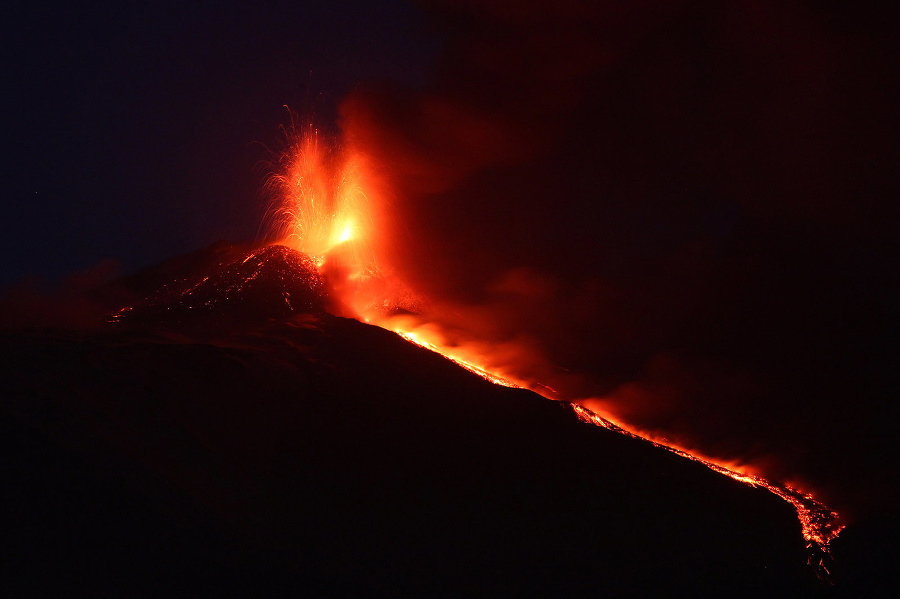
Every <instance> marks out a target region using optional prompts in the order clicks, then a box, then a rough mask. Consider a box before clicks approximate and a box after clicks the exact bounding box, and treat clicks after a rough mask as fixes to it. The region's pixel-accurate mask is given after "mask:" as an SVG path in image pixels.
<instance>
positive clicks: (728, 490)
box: [0, 248, 823, 597]
mask: <svg viewBox="0 0 900 599" xmlns="http://www.w3.org/2000/svg"><path fill="white" fill-rule="evenodd" d="M215 251H224V250H223V248H219V249H218V250H215ZM226 253H227V252H226ZM198 258H199V256H195V266H196V265H197V264H202V263H203V259H199V261H196V259H198ZM244 258H246V260H245V259H244ZM207 263H208V264H211V265H213V266H212V267H211V270H212V272H208V273H207V274H204V275H202V276H201V277H200V278H199V279H197V278H194V277H193V275H191V276H184V277H182V278H181V279H180V282H179V283H177V284H161V285H158V286H156V289H157V290H159V289H162V290H163V291H162V292H161V293H157V295H155V296H152V297H145V298H143V299H142V300H140V301H139V302H138V303H137V304H135V307H134V308H133V310H131V311H129V312H128V313H129V315H128V316H127V317H125V318H123V319H120V322H118V323H113V324H110V325H109V327H108V329H101V330H96V331H92V332H84V331H82V332H66V331H59V330H57V331H35V330H31V331H7V332H5V333H3V334H2V335H0V355H2V370H0V377H2V378H0V384H2V388H3V389H4V393H3V399H2V402H0V425H2V427H3V431H2V436H0V438H2V439H3V444H4V447H3V453H2V455H3V458H2V460H3V461H2V467H3V469H2V471H3V477H4V481H3V484H2V494H3V497H4V503H5V504H6V506H7V507H6V509H5V512H4V513H5V515H6V518H5V520H6V522H5V523H4V538H5V543H4V550H3V551H4V559H3V560H2V561H3V563H4V568H5V569H6V572H5V573H4V575H3V581H4V582H3V584H4V585H6V588H7V589H9V591H10V593H11V594H10V596H29V595H30V596H38V595H44V594H47V593H51V592H52V593H59V594H65V595H66V596H91V597H96V596H134V595H154V596H160V595H165V594H178V595H188V594H189V595H192V596H194V595H199V596H222V595H226V596H227V595H235V596H249V595H251V594H252V595H257V596H292V597H293V596H311V597H327V596H344V597H346V596H351V597H372V596H384V597H462V596H465V597H470V596H483V597H496V596H535V597H550V596H557V597H571V596H592V597H595V596H613V597H622V596H635V597H645V596H728V597H734V596H759V595H761V594H763V593H766V594H768V595H769V596H772V595H775V596H791V597H803V596H817V595H818V594H820V593H821V592H823V588H822V585H821V584H820V583H819V581H818V580H816V578H815V576H814V573H813V570H812V569H811V568H809V567H808V566H807V565H806V564H805V548H804V543H803V540H802V538H801V535H800V526H799V523H798V521H797V519H796V517H795V514H794V513H793V510H792V509H791V507H790V506H789V505H788V504H786V503H785V502H783V501H781V500H779V499H778V498H776V497H775V496H773V495H771V494H770V493H768V492H766V491H764V490H761V489H754V488H750V487H748V486H746V485H743V484H741V483H738V482H736V481H734V480H731V479H729V478H726V477H724V476H721V475H718V474H715V473H713V472H711V471H709V470H707V469H706V468H704V467H703V466H701V465H699V464H697V463H694V462H690V461H687V460H684V459H680V458H678V457H676V456H674V455H671V454H669V453H667V452H664V451H660V450H657V449H655V448H653V447H651V446H649V445H648V444H646V443H643V442H639V441H636V440H634V439H630V438H627V437H624V436H621V435H618V434H616V433H613V432H611V431H607V430H604V429H601V428H597V427H594V426H591V425H587V424H584V423H582V422H580V421H578V419H577V418H576V416H575V414H574V412H573V411H572V410H571V408H570V407H569V406H568V404H564V403H560V402H553V401H549V400H546V399H544V398H542V397H540V396H538V395H535V394H533V393H531V392H529V391H525V390H518V389H509V388H504V387H498V386H496V385H492V384H490V383H488V382H486V381H484V380H482V379H481V378H479V377H477V376H476V375H474V374H472V373H470V372H468V371H466V370H463V369H461V368H459V367H458V366H456V365H455V364H453V363H452V362H450V361H448V360H446V359H444V358H442V357H441V356H439V355H437V354H434V353H431V352H429V351H427V350H424V349H422V348H420V347H417V346H415V345H413V344H410V343H408V342H406V341H404V340H403V339H401V338H400V337H398V336H396V335H394V334H393V333H390V332H388V331H384V330H382V329H379V328H376V327H372V326H368V325H364V324H361V323H359V322H356V321H353V320H347V319H342V318H337V317H334V316H331V315H329V314H327V313H324V312H322V311H321V310H320V309H319V308H318V306H320V305H321V304H319V303H317V298H320V297H322V296H321V288H319V287H316V285H320V284H321V281H320V280H319V279H318V278H317V277H316V276H314V273H315V271H314V270H312V271H310V270H309V264H308V258H306V257H305V256H302V255H299V254H298V255H295V254H292V253H290V251H285V250H282V249H278V248H268V249H266V250H264V251H262V252H259V251H251V252H249V253H248V254H246V255H245V256H244V257H243V258H240V259H239V260H231V259H230V258H228V259H223V260H208V261H207ZM290 269H296V272H298V273H300V276H299V277H298V279H299V280H300V282H298V279H294V278H291V277H290V276H289V275H290V273H291V270H290ZM193 270H194V266H189V267H188V268H187V271H191V272H193ZM200 270H201V271H202V270H203V269H202V268H201V269H200ZM254 273H258V274H257V275H256V278H255V279H254V281H251V282H249V283H248V281H249V279H250V278H251V277H253V274H254ZM152 274H153V273H152V272H150V271H147V272H145V273H144V274H143V275H142V280H144V281H147V280H149V279H150V278H152ZM203 277H208V278H206V279H204V278H203ZM242 277H243V278H244V283H240V281H241V279H242ZM304 277H305V278H304ZM201 279H202V282H201V283H196V281H197V280H201ZM279 280H280V281H283V282H284V287H281V288H279V287H278V286H276V285H275V284H274V282H275V281H279ZM257 283H258V284H260V285H261V287H259V288H254V287H253V285H254V284H257ZM120 284H122V282H120ZM130 285H131V286H132V289H134V288H136V284H135V282H134V281H132V282H131V283H130ZM248 285H250V286H248ZM303 285H306V287H303ZM235 286H236V287H235ZM148 287H154V285H148ZM223 295H224V296H226V297H227V300H226V299H223V297H222V296H223ZM288 295H290V298H291V300H290V303H288V299H287V296H288ZM278 298H281V299H280V302H281V303H279V300H278ZM297 298H302V300H300V301H298V299H297ZM201 300H202V301H201ZM197 301H199V302H200V303H197ZM301 306H302V307H303V308H302V309H300V307H301ZM198 310H199V312H195V311H198ZM254 310H257V312H256V313H257V314H263V315H265V317H260V318H256V319H255V320H252V321H246V322H244V323H243V326H242V327H240V328H235V327H232V326H231V325H230V323H232V322H233V321H234V320H235V319H236V318H237V316H238V315H243V314H248V313H252V312H254ZM141 311H143V313H141ZM198 313H199V314H201V317H200V318H194V315H195V314H198ZM135 314H140V316H139V317H136V316H135ZM186 323H187V324H186Z"/></svg>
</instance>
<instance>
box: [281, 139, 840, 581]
mask: <svg viewBox="0 0 900 599" xmlns="http://www.w3.org/2000/svg"><path fill="white" fill-rule="evenodd" d="M292 135H294V136H293V137H292V139H291V145H290V147H289V150H288V152H287V153H286V154H285V156H284V158H283V159H282V164H283V167H284V170H283V172H282V173H279V174H275V175H273V176H272V178H271V179H270V181H269V190H270V191H271V192H272V193H273V195H274V201H275V204H274V207H273V209H272V217H271V219H270V220H271V221H272V223H273V226H274V229H275V235H276V236H277V238H278V243H283V244H285V245H288V246H290V247H293V248H295V249H297V250H300V251H302V252H305V253H307V254H309V255H310V256H312V257H313V259H314V261H315V262H316V264H317V266H318V268H319V271H320V273H321V274H322V275H323V277H324V278H325V279H326V280H327V284H328V287H329V290H330V294H331V295H332V296H334V297H335V299H336V300H337V302H338V303H337V307H338V310H339V311H340V312H342V315H345V316H352V317H354V318H357V319H359V320H362V321H364V322H367V323H370V324H373V325H377V326H380V327H382V328H385V329H388V330H390V331H393V332H395V333H397V334H398V335H400V336H401V337H403V338H404V339H406V340H408V341H410V342H412V343H415V344H417V345H419V346H421V347H424V348H426V349H429V350H431V351H434V352H436V353H439V354H441V355H443V356H445V357H447V358H448V359H450V360H452V361H453V362H455V363H456V364H458V365H460V366H462V367H463V368H466V369H467V370H469V371H471V372H473V373H475V374H476V375H478V376H480V377H482V378H484V379H485V380H487V381H490V382H492V383H495V384H498V385H503V386H507V387H519V388H528V389H531V390H532V391H535V392H537V393H539V394H540V395H543V396H544V397H547V398H549V399H553V400H566V401H571V402H574V403H571V404H570V405H571V407H572V409H573V410H574V412H575V415H576V416H577V417H578V418H579V419H580V420H581V421H583V422H586V423H590V424H592V425H596V426H601V427H603V428H606V429H609V430H612V431H615V432H618V433H620V434H624V435H627V436H629V437H633V438H635V439H640V440H643V441H645V442H648V443H651V444H652V445H654V446H656V447H659V448H661V449H664V450H667V451H670V452H672V453H675V454H677V455H679V456H681V457H684V458H686V459H689V460H692V461H695V462H698V463H701V464H703V465H704V466H706V467H708V468H710V469H712V470H714V471H715V472H718V473H720V474H723V475H725V476H729V477H731V478H733V479H735V480H737V481H740V482H742V483H745V484H748V485H751V486H753V487H762V488H765V489H767V490H768V491H770V492H772V493H774V494H775V495H778V496H779V497H780V498H782V499H783V500H785V501H787V502H788V503H790V504H791V505H793V506H794V508H795V509H796V510H797V514H798V517H799V520H800V523H801V525H802V531H803V537H804V539H805V540H806V541H807V544H808V546H809V548H810V550H811V555H812V556H813V557H814V558H815V559H818V560H819V563H818V564H817V566H818V567H819V568H820V569H822V570H825V572H826V573H827V569H826V568H825V565H824V563H823V561H822V560H823V559H824V558H825V557H827V555H828V545H829V543H830V541H832V540H833V539H834V538H835V537H836V536H837V535H838V534H839V533H840V531H841V529H842V528H843V525H842V524H841V523H840V519H839V516H838V514H837V513H836V512H834V511H832V510H830V509H829V508H828V507H826V506H825V505H824V504H822V503H820V502H819V501H817V500H816V499H815V498H814V497H813V496H812V495H810V494H808V493H805V492H803V491H801V490H798V489H796V488H793V487H791V486H788V485H786V484H781V483H775V482H771V481H768V480H766V479H765V478H763V477H762V476H760V475H759V473H758V472H755V471H754V470H753V469H752V467H750V466H748V465H746V464H736V463H727V462H723V461H721V460H717V459H715V458H711V457H708V456H703V455H700V454H699V453H698V452H696V451H694V450H691V449H688V448H685V447H681V446H679V445H677V444H674V443H672V442H670V441H669V440H667V439H663V438H661V437H659V436H658V435H654V434H653V433H647V432H644V431H639V430H638V429H636V428H634V427H631V426H628V425H624V424H616V423H614V422H613V420H612V419H611V418H610V417H608V416H601V415H599V414H598V413H597V412H598V411H602V404H601V403H600V402H598V401H597V400H592V399H584V400H581V399H578V398H566V397H561V394H560V393H559V392H557V391H556V390H555V389H553V388H551V387H549V386H547V385H546V384H543V383H545V382H547V381H551V380H557V379H558V377H553V376H549V374H548V370H547V365H546V363H545V361H544V360H543V359H542V358H540V357H539V356H538V354H537V352H535V350H534V348H531V347H528V344H527V342H526V341H525V340H521V339H511V340H509V341H508V342H506V343H501V342H497V341H488V340H486V339H490V338H491V337H490V336H485V337H484V339H485V340H481V339H479V337H478V334H477V332H478V330H479V327H485V326H490V323H485V322H482V321H483V320H484V318H483V315H479V314H478V313H477V311H475V310H469V311H468V312H466V311H465V310H463V309H461V308H458V307H457V308H453V309H452V310H451V311H455V312H457V313H458V315H457V317H456V318H453V319H451V320H452V322H453V323H454V326H456V327H458V328H459V329H460V330H459V331H454V330H453V329H452V328H449V327H448V326H447V325H446V323H447V322H448V321H447V319H445V318H440V319H438V318H434V319H431V320H429V318H428V314H434V315H438V314H439V313H440V312H439V310H440V309H441V308H442V307H440V306H439V305H438V304H436V303H434V302H428V301H426V300H425V299H424V298H422V297H421V296H419V295H418V294H416V293H415V292H413V291H411V290H410V289H409V288H407V287H406V286H405V285H404V284H403V283H402V282H400V281H399V280H398V279H397V278H396V277H394V276H393V275H392V271H391V269H390V266H389V265H388V263H387V261H386V260H385V259H384V253H385V252H384V249H385V248H386V247H387V246H388V245H389V244H390V243H391V242H393V239H392V238H391V235H390V233H389V231H388V230H387V228H386V227H384V226H383V224H384V223H386V222H387V221H388V219H385V218H384V215H383V214H380V213H379V211H380V210H383V209H384V202H382V201H380V200H381V193H380V192H379V191H378V187H379V186H378V184H377V183H376V182H375V178H374V177H373V175H372V172H373V171H372V168H371V166H370V164H369V161H368V160H367V159H366V157H365V156H364V155H363V154H362V153H360V152H358V151H356V150H355V149H354V148H352V147H350V148H343V149H341V150H340V151H339V150H338V149H335V148H331V147H329V146H328V145H327V144H325V143H323V141H321V140H320V139H319V136H318V134H317V133H316V131H315V130H314V129H312V127H310V128H309V130H308V131H307V132H306V133H305V134H295V133H293V132H292ZM379 223H381V225H382V226H379ZM488 313H490V312H488ZM441 316H443V315H442V314H441ZM439 321H440V323H439ZM524 373H527V374H524ZM545 373H547V374H548V376H546V377H544V376H543V374H545ZM541 378H543V381H542V380H540V379H541ZM579 404H581V405H579Z"/></svg>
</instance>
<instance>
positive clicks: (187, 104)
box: [0, 0, 437, 285]
mask: <svg viewBox="0 0 900 599" xmlns="http://www.w3.org/2000/svg"><path fill="white" fill-rule="evenodd" d="M3 21H4V24H3V26H2V27H3V29H4V31H3V34H2V39H3V41H2V44H3V57H4V58H3V61H4V62H3V67H2V68H3V81H4V86H3V87H4V90H5V91H4V96H5V97H4V111H3V129H4V139H5V142H6V143H5V146H6V152H5V156H6V157H5V159H4V170H5V172H6V176H5V177H4V179H5V182H6V185H5V190H4V201H3V222H4V233H3V235H2V236H0V239H2V241H0V244H2V245H0V252H2V255H3V256H5V257H6V259H5V260H4V262H3V267H2V270H0V285H8V284H10V283H14V282H15V281H16V280H19V279H20V278H22V277H23V276H31V275H38V276H39V277H41V278H45V279H50V280H55V279H58V278H59V277H60V276H62V275H65V274H67V273H70V272H73V271H78V270H81V269H85V268H88V267H90V266H92V265H94V264H96V263H97V262H99V261H100V260H104V259H113V260H115V261H117V262H119V263H120V264H121V265H122V270H123V271H125V272H128V271H130V270H133V269H135V268H138V267H142V266H146V265H149V264H152V263H154V262H157V261H159V260H162V259H164V258H166V257H169V256H171V255H173V254H176V253H181V252H185V251H191V250H193V249H197V248H199V247H202V246H204V245H206V244H209V243H211V242H213V241H216V240H217V239H220V238H226V239H230V240H241V239H247V238H252V237H253V236H254V235H255V234H256V231H257V227H258V225H259V220H260V214H261V211H262V206H261V202H260V201H259V200H258V198H257V194H258V192H259V189H260V187H261V182H262V180H263V177H264V173H263V171H262V170H261V169H260V168H259V166H258V163H259V162H260V161H261V160H265V159H266V158H267V157H268V153H267V150H266V147H270V148H272V149H277V148H278V145H279V143H280V141H281V139H282V138H281V134H280V132H279V125H280V124H283V123H285V122H286V121H287V120H288V115H287V112H286V110H285V109H284V108H283V105H285V104H286V105H289V106H290V107H291V108H292V109H294V110H299V111H305V112H308V111H310V110H312V111H315V112H316V113H317V114H318V118H319V120H320V122H321V123H322V124H323V125H324V126H326V127H332V126H333V122H334V112H335V107H336V105H337V103H338V101H339V100H340V98H341V97H343V96H344V95H345V94H346V93H347V92H348V91H350V90H352V89H353V88H354V86H356V85H357V84H358V83H360V82H365V81H371V80H379V79H391V80H397V81H401V82H403V83H405V84H408V85H411V86H417V85H419V84H421V83H422V81H423V79H424V77H425V72H426V70H427V66H428V65H429V64H430V62H431V60H432V57H433V55H434V53H435V48H436V46H437V43H436V42H435V41H434V39H433V37H432V36H431V35H430V33H429V30H428V27H427V25H426V24H425V21H424V18H423V17H422V16H421V15H420V14H419V13H418V12H417V11H416V9H415V8H414V7H413V6H411V5H410V3H408V2H404V1H403V0H386V1H384V2H377V3H373V2H360V1H346V0H344V1H340V0H339V1H334V0H327V1H325V0H323V1H319V2H285V1H278V2H266V3H258V2H249V1H247V2H242V1H240V0H231V1H226V2H187V3H180V2H179V3H174V2H173V3H142V2H116V3H104V2H99V3H96V2H49V3H46V2H44V3H42V2H21V3H18V6H15V7H13V8H11V9H10V8H7V9H6V10H5V13H4V18H3Z"/></svg>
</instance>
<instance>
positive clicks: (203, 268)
mask: <svg viewBox="0 0 900 599" xmlns="http://www.w3.org/2000/svg"><path fill="white" fill-rule="evenodd" d="M160 273H162V276H160ZM124 284H125V285H126V286H130V287H131V288H132V290H133V291H132V296H137V297H139V298H140V299H138V300H137V301H134V300H132V301H129V302H128V303H127V305H125V306H122V307H119V308H117V309H116V310H114V311H113V313H112V316H111V319H112V320H114V321H119V320H124V321H129V322H132V323H135V322H143V323H149V324H167V325H175V326H182V325H185V324H187V323H194V324H196V323H198V322H200V323H210V322H216V323H218V324H220V325H222V324H230V325H234V324H246V323H255V322H257V321H260V320H267V319H284V318H287V317H289V316H291V315H292V314H295V313H298V312H299V313H308V312H317V311H321V310H322V309H323V306H324V298H325V285H324V281H323V279H322V277H321V276H320V275H319V273H318V270H317V269H316V266H315V264H314V263H313V261H312V259H310V257H309V256H307V255H306V254H304V253H302V252H298V251H296V250H292V249H290V248H288V247H286V246H283V245H271V246H266V247H262V248H254V249H247V248H242V247H240V246H232V245H230V244H227V243H225V242H219V243H217V244H214V245H212V246H210V247H209V248H207V249H206V250H205V251H203V252H195V253H194V254H188V255H187V256H184V257H179V258H176V259H173V260H171V261H169V262H166V263H164V264H163V265H161V266H160V268H157V269H152V270H148V271H145V272H142V273H139V274H138V275H136V276H134V277H131V278H130V279H128V280H127V281H126V282H125V283H124ZM119 286H122V283H119Z"/></svg>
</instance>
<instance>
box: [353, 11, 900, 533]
mask: <svg viewBox="0 0 900 599" xmlns="http://www.w3.org/2000/svg"><path fill="white" fill-rule="evenodd" d="M425 5H426V6H427V7H428V10H429V12H430V15H431V17H432V19H433V24H434V26H435V27H436V28H437V29H438V30H440V31H441V32H442V33H443V35H444V36H445V39H446V44H445V49H444V53H443V54H442V55H441V57H440V59H439V61H438V65H437V68H436V70H435V72H434V73H433V77H432V79H431V81H430V84H429V85H428V86H426V87H424V88H423V89H418V90H411V89H404V88H402V87H399V86H392V85H390V84H378V85H372V86H370V87H368V88H364V89H362V90H360V91H358V92H356V93H354V94H353V95H351V96H350V97H349V98H347V99H346V100H345V101H344V102H343V104H342V107H341V114H342V120H341V126H342V129H343V132H344V136H345V139H346V140H347V143H349V144H351V145H352V146H353V147H354V149H355V151H358V152H362V153H364V154H365V155H367V156H369V157H370V159H371V160H372V162H373V165H374V167H375V170H377V171H378V172H380V173H382V176H383V178H384V179H386V180H387V182H386V183H385V185H386V186H387V187H388V188H389V190H390V191H389V192H388V195H389V196H390V198H391V201H390V204H391V206H390V212H391V214H392V217H391V218H393V219H396V220H397V221H398V222H400V223H402V225H401V226H397V227H395V228H394V230H393V231H392V233H391V236H390V239H382V240H381V241H382V243H383V244H384V245H383V247H382V248H381V254H380V256H381V260H382V263H383V264H389V265H390V266H391V267H392V268H393V272H394V274H395V275H396V276H397V278H399V279H401V280H403V281H404V283H405V284H406V285H408V287H409V288H410V289H412V290H414V291H415V293H416V295H417V296H418V297H419V298H420V299H421V300H423V301H422V302H420V304H419V306H420V309H418V310H415V312H416V313H417V315H415V316H407V317H405V319H401V320H402V327H404V328H406V329H414V328H417V330H419V331H420V333H421V335H423V336H425V337H427V338H428V339H429V340H430V341H431V342H433V343H439V344H443V345H445V346H449V347H453V348H455V349H456V351H458V352H460V353H461V354H471V355H475V356H477V357H478V359H479V360H480V361H481V362H482V363H487V364H489V365H490V366H491V368H492V369H494V370H495V371H498V372H500V373H502V374H503V375H504V376H506V377H508V378H511V379H514V380H518V381H520V382H524V383H525V384H527V385H528V386H531V387H532V388H535V389H539V386H540V385H543V386H544V387H543V390H544V392H546V393H548V394H551V393H553V392H556V394H557V396H559V397H563V398H565V399H568V400H573V401H579V402H581V403H583V404H584V405H586V406H588V407H591V408H593V409H595V410H599V411H601V412H603V413H604V414H606V415H607V416H608V417H610V418H613V419H615V420H617V421H621V422H626V423H628V425H629V426H630V427H631V428H632V429H633V430H642V431H644V432H645V433H646V434H648V435H651V436H653V437H654V438H658V439H666V440H667V442H668V443H674V444H677V445H680V446H683V447H687V448H690V449H691V450H692V451H694V452H699V453H701V454H704V455H709V456H714V457H716V458H717V459H719V460H725V461H728V462H731V463H738V464H741V467H742V468H743V469H744V470H746V471H751V472H755V473H759V474H763V475H765V476H766V477H768V478H771V479H775V480H782V481H791V482H792V483H794V484H796V485H798V486H800V487H801V488H804V489H807V490H816V491H817V494H818V496H820V497H823V498H825V499H826V500H827V501H828V502H830V503H832V504H833V505H835V506H836V507H838V508H841V511H842V512H844V513H846V514H848V515H851V516H852V515H867V514H868V515H872V514H877V513H881V512H883V511H884V510H893V509H894V508H895V507H896V501H897V499H898V497H900V495H898V489H900V485H898V480H897V477H896V470H897V469H896V468H895V467H894V465H895V463H896V460H895V458H896V457H897V456H898V453H900V452H898V446H897V443H896V441H895V440H894V439H895V436H894V435H893V433H892V432H891V430H890V429H891V426H889V425H887V424H886V423H887V422H893V421H895V419H896V407H895V404H896V402H894V400H893V399H891V397H893V391H892V390H893V389H895V388H896V383H897V381H896V369H895V368H893V367H891V366H889V364H892V363H893V362H895V357H896V351H895V343H894V342H893V341H892V339H895V338H896V333H897V332H898V327H897V321H896V318H895V317H894V316H893V315H892V314H891V312H890V309H889V308H888V306H890V305H892V303H894V300H895V299H896V292H897V284H896V278H895V277H893V276H892V275H891V273H892V272H893V271H894V270H895V268H894V266H893V264H894V260H895V259H896V256H897V255H898V252H897V244H896V236H895V235H894V233H893V232H892V230H891V229H892V227H891V226H888V225H887V223H892V222H895V216H896V214H895V211H894V209H893V206H894V205H895V202H893V200H889V199H888V198H890V197H893V196H895V195H896V191H897V186H896V177H895V176H894V175H892V174H891V173H893V172H894V166H893V165H894V164H895V163H896V159H897V152H896V146H895V144H894V143H893V141H892V139H893V137H892V136H893V134H892V133H889V132H890V131H896V111H895V110H894V109H893V108H890V102H889V101H888V100H887V98H888V97H889V96H890V93H895V92H896V79H895V78H892V79H891V80H890V81H888V80H885V78H884V76H883V75H884V73H886V72H888V71H887V70H885V69H886V68H887V67H886V66H885V65H886V64H888V63H891V61H895V59H896V56H897V54H896V52H894V51H893V46H890V47H889V44H888V41H887V40H888V37H889V36H888V35H887V33H886V31H884V30H883V29H881V28H879V27H878V25H877V24H876V22H877V21H878V20H879V19H880V16H879V15H878V14H877V11H875V9H874V7H872V6H870V5H866V6H865V7H861V8H859V9H858V10H856V11H854V10H850V9H846V10H845V9H842V8H839V7H838V6H837V5H835V4H834V3H831V4H829V5H828V6H819V5H815V6H814V5H812V4H809V3H805V2H788V3H775V2H763V3H758V2H738V3H729V4H727V5H721V6H720V5H712V4H708V3H698V2H690V1H681V2H665V3H638V4H635V3H625V2H603V3H582V2H561V3H552V7H550V6H548V4H547V3H543V2H523V3H508V2H484V3H467V2H426V3H425ZM882 16H883V15H882ZM863 32H865V34H866V35H867V36H868V37H864V35H863ZM893 64H896V63H895V62H894V63H893ZM889 90H893V92H891V91H889ZM860 436H864V437H865V438H866V439H867V441H866V442H865V445H866V447H865V448H862V447H860V446H859V443H858V442H857V439H858V438H859V437H860ZM870 455H882V456H888V457H887V461H888V463H889V464H890V466H889V467H888V468H883V467H882V466H881V465H878V464H876V463H874V462H872V461H871V460H870V459H869V456H870Z"/></svg>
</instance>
